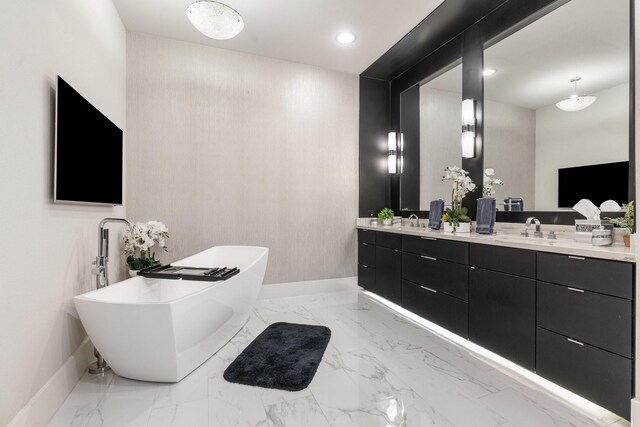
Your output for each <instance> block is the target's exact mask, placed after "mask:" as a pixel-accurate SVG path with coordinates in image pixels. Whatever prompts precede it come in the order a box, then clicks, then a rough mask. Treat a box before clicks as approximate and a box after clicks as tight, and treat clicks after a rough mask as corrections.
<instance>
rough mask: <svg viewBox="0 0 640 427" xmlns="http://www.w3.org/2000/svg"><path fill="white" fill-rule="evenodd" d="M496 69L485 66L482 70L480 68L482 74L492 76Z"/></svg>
mask: <svg viewBox="0 0 640 427" xmlns="http://www.w3.org/2000/svg"><path fill="white" fill-rule="evenodd" d="M496 71H498V70H495V69H493V68H485V69H484V70H482V75H483V76H485V77H487V76H492V75H494V74H495V73H496Z"/></svg>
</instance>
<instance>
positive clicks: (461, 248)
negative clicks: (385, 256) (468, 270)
mask: <svg viewBox="0 0 640 427" xmlns="http://www.w3.org/2000/svg"><path fill="white" fill-rule="evenodd" d="M402 250H403V251H404V252H411V253H414V254H418V255H427V256H430V257H435V258H438V259H443V260H446V261H451V262H457V263H459V264H469V244H467V243H463V242H455V241H451V240H441V239H436V238H434V237H427V236H406V235H405V236H402Z"/></svg>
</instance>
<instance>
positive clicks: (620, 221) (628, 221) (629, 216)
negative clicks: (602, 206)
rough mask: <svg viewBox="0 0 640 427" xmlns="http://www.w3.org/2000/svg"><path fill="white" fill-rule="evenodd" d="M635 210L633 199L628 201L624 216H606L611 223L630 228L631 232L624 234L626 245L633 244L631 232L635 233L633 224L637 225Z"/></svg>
mask: <svg viewBox="0 0 640 427" xmlns="http://www.w3.org/2000/svg"><path fill="white" fill-rule="evenodd" d="M633 211H634V207H633V201H631V202H629V203H627V208H626V210H625V212H624V216H623V217H622V218H605V219H608V220H609V222H610V223H611V224H613V225H616V226H618V227H620V228H625V229H627V230H629V234H625V235H623V236H622V238H623V239H624V245H625V246H626V247H630V246H631V233H633V226H634V225H635V221H634V217H633Z"/></svg>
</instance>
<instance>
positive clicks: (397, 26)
mask: <svg viewBox="0 0 640 427" xmlns="http://www.w3.org/2000/svg"><path fill="white" fill-rule="evenodd" d="M192 2H193V0H114V4H115V5H116V8H117V9H118V12H119V13H120V17H121V19H122V21H123V23H124V25H125V27H126V28H127V30H129V31H133V32H140V33H147V34H154V35H158V36H162V37H168V38H171V39H176V40H182V41H186V42H192V43H199V44H204V45H208V46H214V47H218V48H223V49H229V50H235V51H238V52H245V53H250V54H254V55H261V56H267V57H271V58H278V59H283V60H287V61H293V62H299V63H303V64H309V65H315V66H318V67H322V68H327V69H331V70H336V71H341V72H346V73H350V74H360V73H361V72H362V71H363V70H364V69H366V68H367V67H368V66H369V65H370V64H372V63H373V62H374V61H375V60H376V59H378V58H379V57H380V56H381V55H382V54H384V53H385V52H386V51H387V50H388V49H390V48H391V47H392V46H393V45H394V44H395V43H396V42H398V41H399V40H400V39H401V38H402V37H403V36H404V35H405V34H407V33H408V32H409V31H411V29H413V28H414V27H415V26H416V25H417V24H418V23H419V22H420V21H422V20H423V19H424V18H425V17H426V16H427V15H428V14H429V13H431V12H432V11H433V10H434V9H435V8H436V7H437V6H438V5H440V4H441V3H442V2H443V0H402V1H391V0H348V1H345V0H303V1H300V0H268V1H265V0H223V2H224V3H225V4H227V5H229V6H231V7H232V8H234V9H236V10H237V11H238V12H239V13H240V14H241V15H242V17H243V19H244V24H245V27H244V30H243V31H242V32H241V33H240V34H239V35H238V36H236V37H235V38H233V39H230V40H225V41H217V40H212V39H209V38H207V37H205V36H204V35H202V34H201V33H200V32H198V30H196V29H195V28H194V27H193V26H192V25H191V23H190V22H189V20H188V19H187V16H186V9H187V6H189V4H191V3H192ZM341 31H351V32H353V33H354V34H355V35H356V41H355V42H354V43H352V44H350V45H340V44H338V43H337V42H336V40H335V37H336V35H337V34H338V33H339V32H341Z"/></svg>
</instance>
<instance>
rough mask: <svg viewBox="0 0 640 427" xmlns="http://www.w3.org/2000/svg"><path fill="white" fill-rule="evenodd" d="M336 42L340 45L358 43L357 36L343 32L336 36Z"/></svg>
mask: <svg viewBox="0 0 640 427" xmlns="http://www.w3.org/2000/svg"><path fill="white" fill-rule="evenodd" d="M336 40H337V41H338V43H340V44H351V43H353V42H354V41H356V36H355V35H354V34H353V33H349V32H343V33H340V34H338V35H337V36H336Z"/></svg>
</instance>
